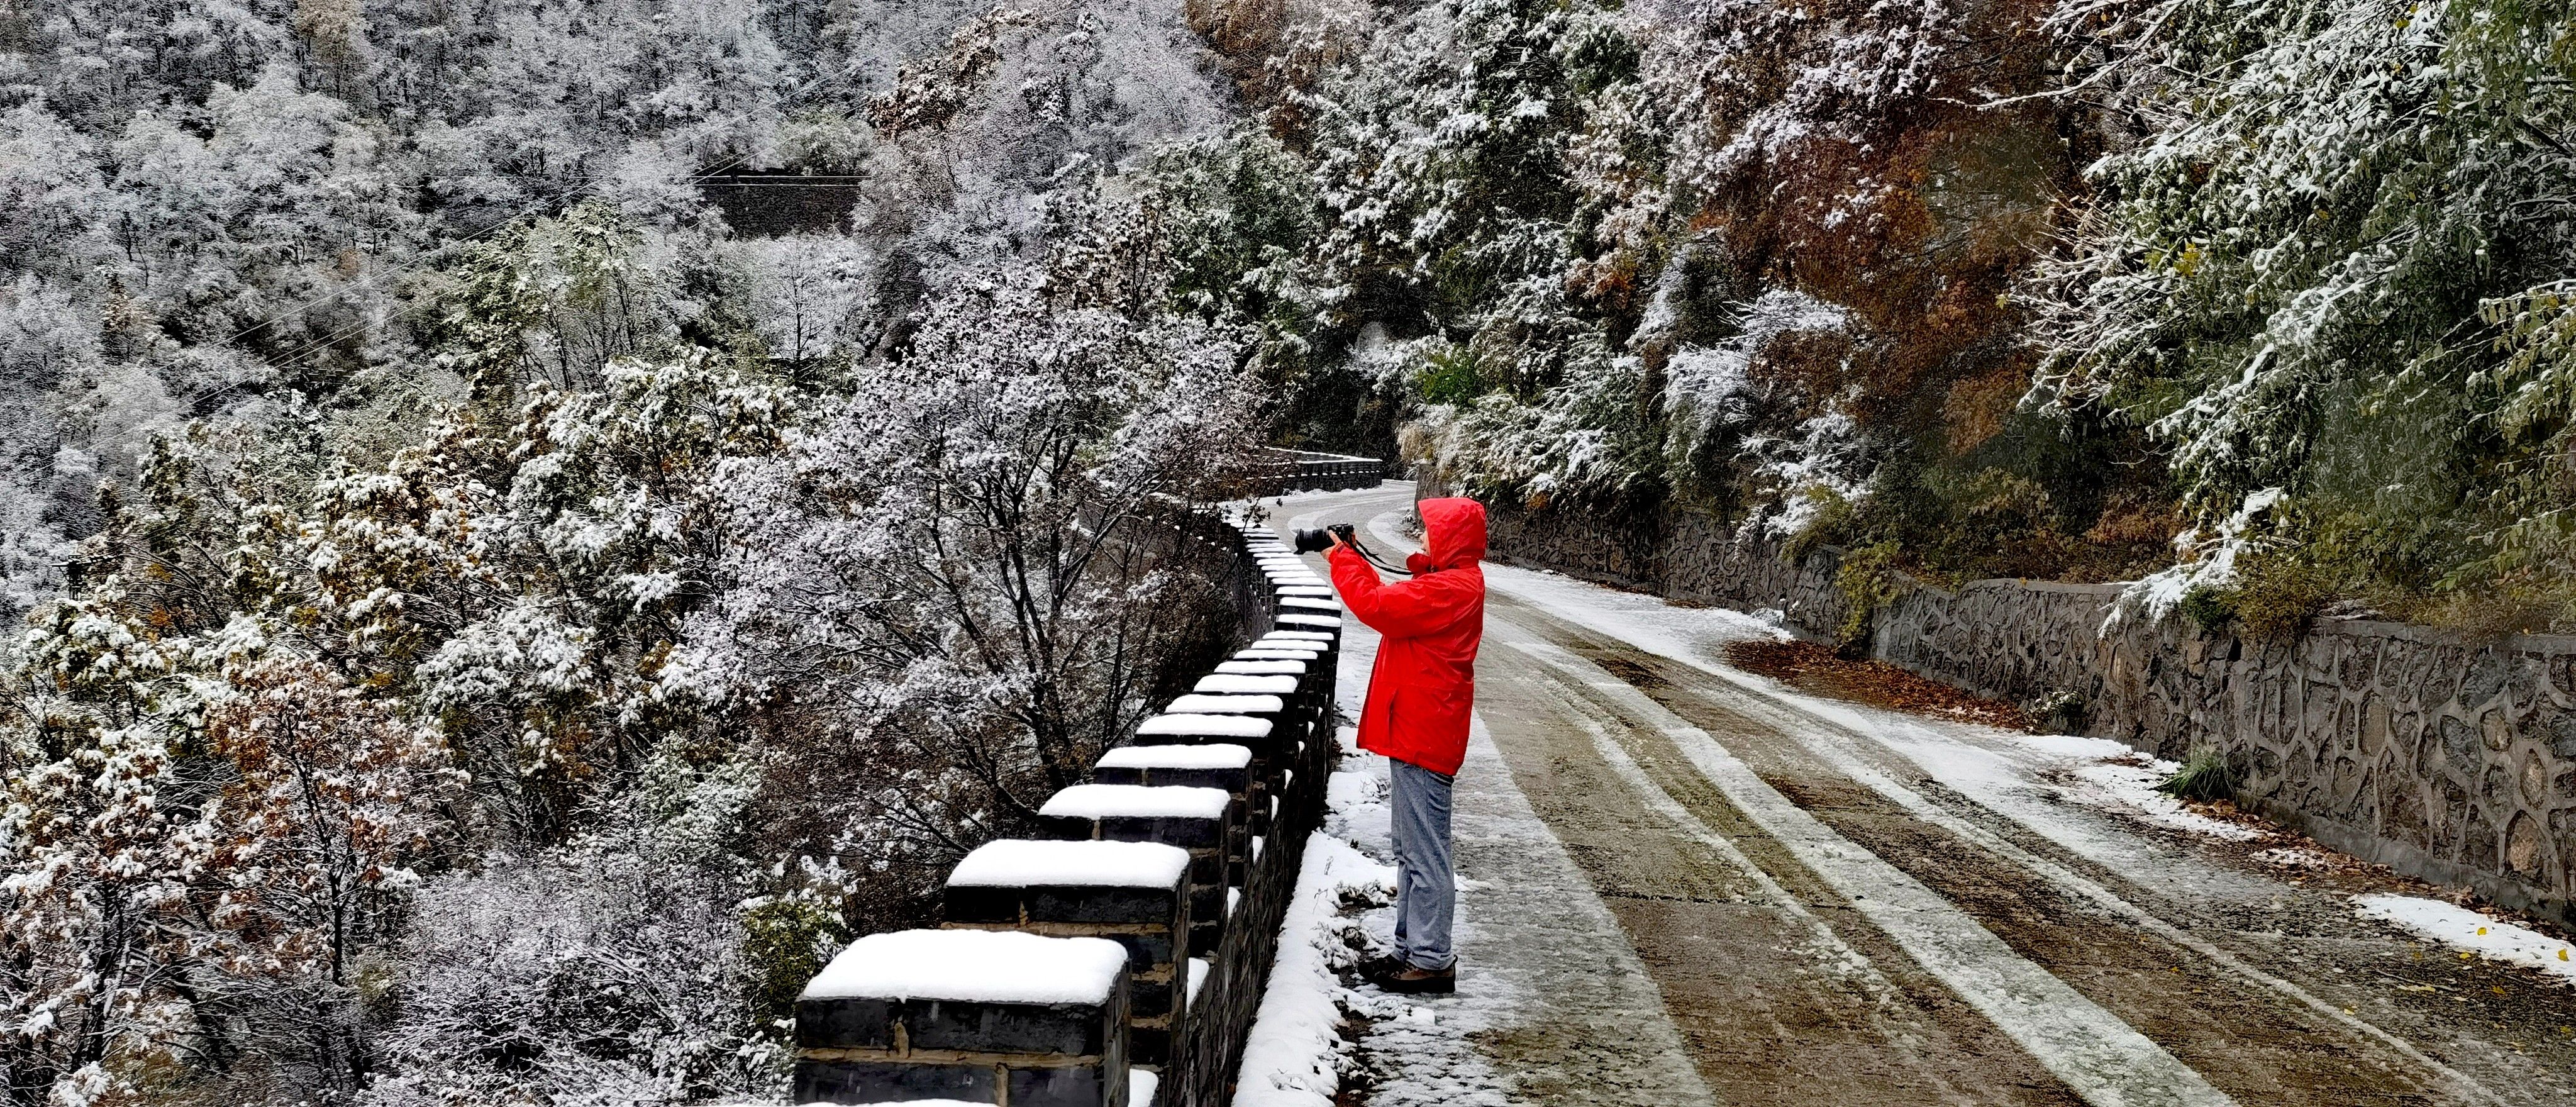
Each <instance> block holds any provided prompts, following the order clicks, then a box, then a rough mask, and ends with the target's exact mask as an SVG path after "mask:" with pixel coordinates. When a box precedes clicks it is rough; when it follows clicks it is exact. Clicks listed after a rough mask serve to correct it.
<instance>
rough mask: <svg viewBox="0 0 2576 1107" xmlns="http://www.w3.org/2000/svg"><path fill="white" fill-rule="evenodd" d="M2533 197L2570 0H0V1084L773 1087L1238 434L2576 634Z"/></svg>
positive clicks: (1797, 537) (1104, 645)
mask: <svg viewBox="0 0 2576 1107" xmlns="http://www.w3.org/2000/svg"><path fill="white" fill-rule="evenodd" d="M718 178H727V179H741V180H757V181H768V182H773V183H775V182H779V181H786V180H789V179H790V178H806V179H810V182H809V185H808V187H807V190H806V191H804V192H800V193H798V194H799V195H811V194H812V191H811V190H813V189H831V190H835V191H833V192H830V193H827V194H826V195H827V196H829V197H830V202H829V203H828V204H827V205H825V206H826V207H827V208H828V210H827V211H825V213H824V214H825V216H826V217H825V218H823V219H820V220H805V221H803V222H802V223H801V224H800V225H798V226H796V227H793V228H788V229H783V230H782V229H779V228H775V227H760V228H754V227H753V226H752V220H751V219H750V217H749V216H747V215H746V214H745V212H744V210H743V209H742V208H740V207H738V206H737V207H728V206H727V205H726V204H724V203H719V202H718V201H717V199H715V198H714V196H715V193H716V192H717V191H718V190H717V189H715V188H713V187H710V184H711V182H713V181H715V180H716V179H718ZM743 191H744V192H754V191H756V190H753V189H748V188H746V189H744V190H743ZM2571 216H2576V6H2571V4H2570V3H2569V2H2568V0H2448V2H2443V0H2424V2H2416V3H2402V2H2393V0H2362V2H2356V3H2347V4H2316V3H2308V2H2299V0H2055V2H2053V3H2052V2H2050V0H1985V2H1980V0H1635V2H1631V3H1626V4H1622V3H1617V2H1615V0H1421V2H1418V3H1401V4H1399V3H1382V4H1380V3H1372V2H1371V0H1110V2H1102V3H1070V2H1063V0H1033V2H1030V3H1025V4H1019V3H1004V4H1001V5H998V6H986V5H983V4H977V3H967V2H959V0H920V2H906V3H892V2H881V0H528V2H524V3H501V2H480V3H478V2H475V0H377V2H374V3H366V2H362V0H128V2H123V3H109V2H105V0H0V427H5V435H4V436H0V444H5V445H6V447H7V448H6V450H5V452H0V582H5V587H0V616H5V617H6V618H8V619H9V620H10V621H11V622H12V623H13V624H15V625H16V627H17V629H15V630H13V631H12V632H11V633H9V634H8V635H6V636H5V639H0V771H4V772H5V774H6V781H5V794H0V873H4V874H5V875H0V1088H5V1093H0V1094H4V1095H5V1097H6V1102H7V1103H9V1104H13V1105H15V1104H25V1105H30V1107H32V1105H37V1104H47V1105H60V1107H76V1105H94V1107H109V1105H124V1104H242V1103H279V1104H284V1103H305V1104H370V1105H381V1107H397V1105H402V1107H409V1105H415V1104H418V1105H429V1104H526V1105H553V1104H567V1105H569V1104H600V1105H608V1104H660V1103H683V1102H695V1101H705V1100H712V1099H721V1098H749V1099H753V1100H762V1099H771V1098H775V1097H777V1096H779V1095H781V1094H783V1091H784V1085H783V1074H784V1071H785V1065H786V1057H787V1048H786V1039H785V1029H784V1023H783V1021H782V1020H783V1019H784V1017H785V1014H786V1012H787V1010H788V1003H789V1001H790V1000H791V999H792V998H793V995H794V991H795V989H796V987H798V986H799V985H800V984H801V983H802V982H803V981H804V979H805V978H806V977H807V976H808V975H810V973H811V972H812V971H813V969H814V968H815V967H816V966H817V965H818V964H819V963H820V959H821V958H822V956H823V955H824V954H825V952H827V951H828V950H829V949H831V948H833V947H834V946H835V945H836V943H838V942H839V941H841V940H843V939H845V938H846V937H848V936H849V935H852V934H857V933H867V932H872V931H878V930H884V929H889V928H892V927H896V926H901V925H906V924H909V923H912V922H916V921H918V920H921V919H923V918H926V917H928V916H929V912H930V907H931V897H932V896H934V895H935V894H936V890H937V879H938V875H939V874H940V873H941V872H942V871H944V869H945V867H946V866H947V865H948V864H949V863H951V862H953V861H954V860H955V859H956V858H957V857H958V856H960V855H961V854H962V853H963V852H964V851H965V850H967V849H970V848H972V847H973V846H974V845H975V844H977V843H979V842H981V841H984V840H986V839H989V838H992V837H995V836H999V835H1003V834H1006V833H1010V832H1013V831H1014V830H1015V829H1016V828H1022V827H1025V826H1026V825H1027V821H1028V820H1029V819H1030V818H1031V817H1032V815H1033V811H1032V810H1031V804H1032V803H1033V802H1035V801H1036V800H1037V799H1038V798H1040V797H1043V796H1044V795H1046V794H1047V792H1048V791H1050V790H1052V789H1053V788H1054V787H1056V786H1060V785H1062V784H1065V783H1068V782H1070V780H1071V777H1072V775H1073V774H1075V773H1076V772H1078V770H1079V767H1080V766H1083V765H1088V764H1090V763H1091V762H1092V761H1093V760H1094V759H1095V758H1096V755H1097V753H1098V752H1099V751H1100V750H1101V749H1102V748H1103V747H1104V746H1105V745H1107V744H1109V743H1112V742H1114V741H1116V740H1118V739H1119V738H1120V737H1121V736H1122V735H1123V734H1124V733H1125V732H1126V731H1127V730H1128V729H1130V728H1132V726H1133V723H1134V721H1135V720H1136V719H1137V718H1138V717H1140V716H1141V715H1142V714H1145V713H1147V712H1148V711H1150V709H1151V708H1152V707H1153V706H1154V705H1156V704H1159V703H1160V702H1162V701H1163V700H1165V699H1167V698H1168V696H1169V694H1170V693H1172V692H1173V691H1175V690H1177V688H1176V684H1177V681H1178V680H1179V679H1180V674H1183V673H1186V672H1195V671H1196V668H1195V666H1197V665H1199V664H1200V663H1201V662H1203V661H1204V660H1205V659H1206V658H1208V657H1210V656H1212V655H1213V654H1214V652H1215V651H1216V650H1217V649H1219V648H1220V647H1221V646H1222V645H1223V639H1224V637H1225V635H1226V634H1227V633H1229V631H1230V623H1229V621H1228V616H1227V615H1226V613H1225V610H1224V604H1223V603H1222V602H1221V598H1220V597H1221V593H1220V589H1221V588H1222V587H1223V575H1222V574H1223V572H1224V565H1223V563H1222V561H1221V560H1220V559H1219V557H1218V553H1219V551H1218V548H1217V547H1216V546H1214V545H1212V544H1211V542H1210V540H1209V539H1208V537H1207V535H1206V534H1205V532H1204V530H1203V528H1200V527H1199V526H1198V525H1197V524H1196V523H1195V522H1194V520H1197V519H1199V518H1201V517H1202V516H1201V515H1200V513H1199V512H1200V509H1201V508H1202V507H1203V506H1204V505H1207V504H1209V503H1213V502H1216V501H1219V500H1223V499H1226V498H1228V497H1232V496H1235V495H1238V494H1240V492H1241V489H1242V487H1243V486H1242V485H1241V483H1240V479H1239V478H1240V475H1241V474H1242V473H1243V472H1244V471H1246V466H1247V465H1248V464H1250V461H1251V458H1252V451H1253V449H1254V447H1256V446H1258V445H1260V444H1263V443H1270V444H1277V445H1288V446H1303V447H1312V448H1322V449H1334V450H1342V451H1348V452H1356V453H1366V454H1373V455H1378V456H1383V457H1387V458H1389V459H1400V460H1403V461H1405V462H1408V463H1419V464H1425V465H1429V466H1433V467H1435V468H1436V469H1437V470H1438V471H1439V472H1440V473H1441V474H1442V475H1443V477H1444V479H1445V480H1447V481H1449V482H1451V483H1453V484H1454V485H1456V486H1458V487H1461V488H1465V489H1468V490H1471V491H1472V492H1474V493H1475V494H1477V495H1479V496H1482V497H1486V498H1488V499H1489V500H1492V501H1495V502H1500V503H1506V504H1510V505H1514V506H1517V507H1521V508H1524V509H1531V510H1565V511H1584V512H1595V513H1600V514H1602V515H1605V516H1612V517H1616V516H1623V515H1628V514H1631V513H1637V512H1645V511H1652V510H1658V509H1662V508H1664V507H1665V506H1667V505H1673V504H1680V505H1687V506H1691V507H1696V508H1699V509H1703V510H1709V511H1713V512H1717V513H1719V514H1721V515H1723V516H1725V517H1727V518H1729V519H1731V520H1734V521H1736V522H1737V523H1738V524H1739V526H1740V528H1741V530H1742V532H1743V533H1744V534H1746V535H1747V536H1750V537H1756V538H1761V539H1765V540H1771V541H1776V542H1778V543H1780V544H1782V546H1783V547H1784V548H1787V549H1790V550H1793V551H1794V550H1799V549H1808V548H1814V547H1816V546H1819V545H1827V544H1830V545H1835V546H1840V547H1842V548H1844V549H1846V550H1850V551H1854V552H1855V553H1856V554H1857V555H1859V556H1856V557H1854V558H1851V559H1850V560H1849V561H1848V563H1849V564H1861V565H1870V566H1881V567H1886V568H1901V569H1904V570H1906V571H1909V572H1913V573H1915V574H1917V575H1920V576H1924V577H1927V578H1929V579H1936V580H1956V579H1964V578H1969V577H1980V576H2024V577H2050V578H2059V579H2072V580H2093V581H2104V580H2140V581H2143V582H2144V583H2142V584H2141V586H2140V588H2139V594H2140V596H2141V597H2142V598H2143V599H2144V600H2145V601H2146V602H2147V605H2148V606H2150V607H2152V608H2153V609H2154V613H2155V614H2156V615H2157V616H2159V617H2163V616H2166V615H2168V614H2171V615H2172V616H2173V617H2187V618H2192V619H2197V620H2201V621H2203V622H2206V623H2210V624H2213V625H2215V624H2221V623H2229V622H2234V623H2236V624H2238V625H2241V626H2242V627H2243V628H2244V629H2246V630H2247V631H2248V632H2250V633H2255V634H2258V635H2261V634H2281V633H2295V631H2296V628H2297V627H2298V626H2300V625H2302V624H2303V623H2304V622H2305V620H2307V619H2308V618H2309V617H2311V616H2312V615H2314V614H2316V613H2318V612H2320V611H2326V610H2329V609H2333V610H2341V611H2347V612H2353V611H2378V612H2381V613H2384V614H2386V615H2388V616H2390V617H2396V618H2405V619H2414V620H2419V621H2424V622H2429V623H2434V624H2438V625H2443V626H2448V627H2453V628H2458V629H2463V630H2467V631H2471V632H2475V633H2481V634H2501V633H2509V632H2513V631H2521V630H2541V629H2559V630H2566V629H2576V571H2571V570H2576V226H2571ZM738 222H739V223H742V224H743V227H742V228H741V229H739V230H738V229H737V228H736V226H735V224H736V223H738Z"/></svg>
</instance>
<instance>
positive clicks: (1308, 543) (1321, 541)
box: [1294, 527, 1333, 553]
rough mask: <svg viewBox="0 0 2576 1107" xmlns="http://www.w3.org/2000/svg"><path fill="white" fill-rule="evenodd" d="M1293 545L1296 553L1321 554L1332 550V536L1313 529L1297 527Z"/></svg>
mask: <svg viewBox="0 0 2576 1107" xmlns="http://www.w3.org/2000/svg"><path fill="white" fill-rule="evenodd" d="M1294 544H1295V545H1296V547H1297V552H1298V553H1322V552H1324V551H1325V550H1329V549H1332V548H1333V536H1332V535H1331V534H1328V533H1326V532H1324V531H1321V530H1317V529H1315V528H1313V527H1299V528H1297V533H1296V535H1295V536H1294Z"/></svg>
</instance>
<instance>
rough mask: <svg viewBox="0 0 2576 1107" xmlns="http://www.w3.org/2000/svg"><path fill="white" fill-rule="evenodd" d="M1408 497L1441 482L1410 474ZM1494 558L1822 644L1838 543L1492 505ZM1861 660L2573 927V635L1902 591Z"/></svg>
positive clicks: (1835, 607) (1920, 588)
mask: <svg viewBox="0 0 2576 1107" xmlns="http://www.w3.org/2000/svg"><path fill="white" fill-rule="evenodd" d="M1421 476H1422V477H1423V478H1424V479H1423V480H1422V481H1421V483H1420V484H1419V486H1418V488H1419V491H1418V493H1417V494H1418V495H1421V496H1426V497H1428V496H1434V495H1440V494H1442V493H1441V491H1440V490H1439V488H1438V487H1437V483H1438V482H1437V480H1436V478H1433V477H1432V475H1431V474H1429V473H1428V472H1425V473H1423V474H1421ZM1487 507H1488V513H1489V518H1490V524H1489V526H1490V528H1491V532H1492V541H1491V545H1492V548H1493V550H1494V552H1495V554H1496V556H1498V557H1501V558H1505V559H1509V560H1516V561H1522V562H1526V563H1530V564H1536V565H1542V566H1545V567H1547V568H1551V569H1555V570H1558V571H1561V572H1565V573H1568V574H1571V575H1574V576H1580V577H1585V578H1589V579H1593V580H1599V581H1604V582H1608V583H1614V584H1619V585H1623V586H1627V587H1633V588H1644V589H1649V590H1652V591H1654V592H1656V593H1658V594H1661V595H1665V596H1669V597H1671V598H1673V599H1677V600H1683V601H1688V602H1695V603H1713V604H1722V605H1726V606H1730V607H1738V608H1744V609H1748V610H1750V609H1762V608H1776V609H1778V610H1779V611H1780V612H1782V614H1783V615H1784V616H1785V617H1786V619H1787V621H1788V622H1789V623H1790V624H1791V625H1792V626H1793V627H1795V628H1797V629H1798V630H1800V631H1802V632H1804V633H1806V634H1809V635H1811V636H1816V637H1825V636H1829V635H1831V634H1832V633H1833V631H1834V629H1835V628H1836V627H1837V626H1839V625H1840V624H1841V623H1842V621H1843V617H1844V615H1845V613H1846V611H1847V610H1848V607H1847V601H1846V600H1845V599H1844V598H1843V596H1842V595H1841V594H1840V593H1839V592H1838V591H1837V590H1836V589H1835V587H1834V576H1835V572H1836V570H1837V569H1838V568H1839V567H1840V551H1838V550H1834V549H1831V548H1827V549H1823V550H1819V551H1817V552H1816V553H1814V554H1811V555H1810V556H1808V557H1807V558H1806V559H1805V560H1804V561H1800V562H1796V563H1792V562H1791V561H1789V560H1788V559H1786V558H1784V557H1783V556H1782V555H1781V553H1780V551H1779V549H1778V547H1777V546H1776V545H1775V544H1773V543H1770V542H1767V541H1763V540H1761V539H1758V538H1754V537H1750V536H1746V535H1740V534H1737V533H1735V532H1734V531H1733V530H1731V529H1730V528H1729V527H1727V526H1726V524H1725V523H1724V522H1723V521H1721V520H1719V519H1717V518H1715V517H1713V516H1711V515H1708V514H1705V513H1702V512H1696V511H1690V510H1686V509H1675V508H1667V509H1665V510H1662V511H1660V512H1658V513H1657V514H1656V515H1654V516H1653V517H1651V518H1648V519H1645V520H1641V521H1639V522H1637V523H1635V524H1633V525H1628V526H1615V525H1608V524H1604V523H1602V522H1601V521H1599V520H1597V519H1594V518H1591V517H1589V516H1585V515H1580V514H1576V513H1570V512H1552V511H1540V512H1531V511H1525V510H1520V509H1515V508H1511V507H1508V506H1506V505H1493V504H1489V505H1487ZM1909 585H1910V586H1909V587H1908V588H1907V589H1906V591H1905V594H1904V595H1903V596H1902V598H1900V599H1898V600H1896V601H1895V602H1894V603H1891V604H1888V605H1886V606H1885V607H1883V608H1881V609H1880V610H1878V611H1877V612H1875V613H1874V616H1873V618H1872V621H1871V625H1872V635H1871V639H1870V651H1871V653H1872V655H1873V656H1875V657H1877V658H1880V659H1882V660H1885V661H1888V662H1891V663H1893V664H1896V665H1899V666H1902V667H1904V668H1906V669H1908V670H1911V671H1913V672H1915V673H1918V674H1921V675H1923V676H1926V677H1930V678H1932V679H1935V680H1939V681H1943V682H1945V683H1948V684H1952V685H1955V686H1957V687H1960V688H1964V689H1967V690H1969V691H1972V692H1976V693H1978V694H1980V695H1986V696H1992V697H1995V698H1997V699H2004V700H2011V701H2014V702H2019V703H2032V702H2035V701H2042V700H2049V699H2061V700H2064V701H2066V702H2068V703H2069V704H2070V705H2071V706H2072V707H2073V709H2074V710H2073V714H2075V715H2077V716H2079V717H2080V719H2081V724H2082V729H2083V730H2084V732H2085V733H2088V734H2092V735H2096V736H2099V737H2106V738H2114V739H2117V740H2119V741H2121V742H2124V743H2127V744H2128V745H2130V746H2131V747H2133V748H2136V749H2139V750H2143V751H2146V752H2148V753H2152V754H2155V755H2157V756H2159V757H2167V758H2175V759H2179V758H2182V757H2184V756H2186V755H2187V754H2188V753H2189V752H2190V751H2191V750H2192V748H2193V747H2195V746H2199V745H2211V746H2215V747H2217V748H2220V749H2222V750H2225V751H2226V752H2227V754H2228V756H2229V759H2230V761H2231V762H2232V764H2233V765H2234V767H2235V768H2236V771H2237V773H2238V774H2239V776H2238V780H2239V791H2238V798H2239V800H2240V801H2241V802H2243V803H2245V804H2246V805H2247V806H2248V807H2250V808H2252V809H2254V810H2257V811H2260V812H2262V813H2264V814H2265V815H2268V816H2270V817H2272V818H2275V819H2278V820H2280V821H2281V822H2283V823H2285V824H2288V825H2290V826H2292V827H2295V828H2297V829H2298V830H2300V831H2302V832H2304V833H2306V834H2308V835H2309V836H2310V837H2313V838H2315V839H2317V840H2318V841H2320V842H2323V843H2325V844H2326V845H2328V846H2331V847H2333V848H2335V849H2338V850H2342V851H2344V852H2346V853H2350V854H2352V855H2354V856H2356V857H2360V858H2362V859H2364V860H2368V861H2373V862H2377V863H2381V864H2385V865H2388V866H2390V867H2391V868H2394V869H2396V870H2398V871H2399V872H2403V873H2408V874H2410V875H2414V876H2418V877H2422V878H2424V879H2427V880H2432V881H2437V882H2440V883H2444V884H2453V885H2461V886H2465V887H2468V888H2470V889H2472V890H2474V891H2476V892H2477V893H2478V894H2479V895H2482V896H2485V897H2487V898H2489V899H2491V900H2494V901H2495V902H2497V903H2501V904H2505V905H2507V906H2511V907H2516V908H2521V909H2524V910H2529V911H2532V912H2535V913H2537V914H2541V915H2545V916H2549V917H2552V918H2556V919H2558V920H2560V921H2562V922H2569V923H2576V637H2570V636H2559V635H2525V636H2519V637H2514V638H2508V639H2505V640H2504V641H2501V642H2496V643H2492V644H2479V643H2472V642H2468V641H2464V640H2462V639H2461V638H2460V637H2459V636H2457V635H2452V634H2447V633H2444V632H2440V631H2435V630H2432V629H2429V628H2425V627H2419V626H2412V625H2408V624H2403V623H2391V622H2378V621H2364V620H2335V619H2321V620H2318V621H2317V623H2316V624H2315V625H2314V626H2313V627H2312V628H2311V629H2310V630H2309V631H2308V632H2307V633H2305V634H2304V635H2301V636H2300V637H2298V638H2297V639H2295V640H2291V641H2280V642H2256V641H2253V640H2250V639H2247V638H2245V637H2243V636H2241V635H2238V634H2236V633H2234V632H2233V631H2231V630H2222V631H2217V632H2210V631H2207V630H2204V629H2202V628H2201V627H2199V626H2198V625H2196V624H2194V623H2192V622H2191V621H2190V620H2188V619H2183V618H2179V617H2175V618H2167V619H2164V620H2162V621H2152V620H2148V619H2146V618H2144V617H2130V618H2125V619H2118V620H2114V619H2113V618H2112V617H2111V616H2112V614H2113V612H2114V610H2115V609H2116V603H2117V600H2118V597H2119V595H2120V593H2121V592H2122V590H2123V586H2121V585H2116V584H2113V585H2077V584H2056V583H2049V582H2043V581H2020V580H1981V581H1973V582H1970V583H1968V584H1965V585H1962V586H1961V587H1960V588H1959V589H1958V590H1957V591H1955V592H1953V591H1948V590H1944V589H1941V588H1937V587H1933V586H1931V585H1928V584H1925V583H1922V582H1920V581H1910V582H1909Z"/></svg>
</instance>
